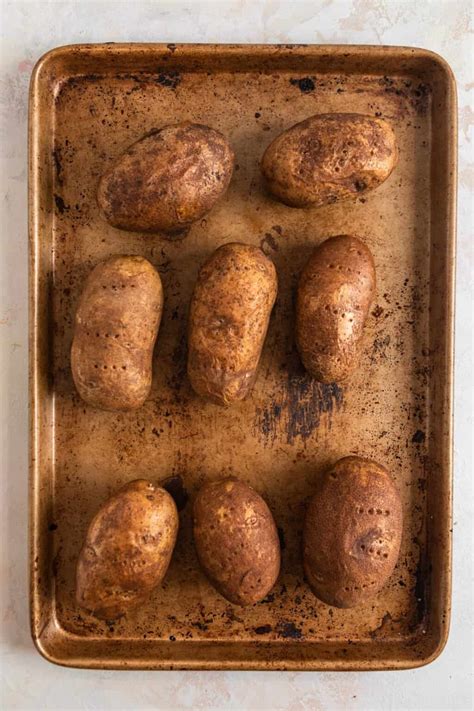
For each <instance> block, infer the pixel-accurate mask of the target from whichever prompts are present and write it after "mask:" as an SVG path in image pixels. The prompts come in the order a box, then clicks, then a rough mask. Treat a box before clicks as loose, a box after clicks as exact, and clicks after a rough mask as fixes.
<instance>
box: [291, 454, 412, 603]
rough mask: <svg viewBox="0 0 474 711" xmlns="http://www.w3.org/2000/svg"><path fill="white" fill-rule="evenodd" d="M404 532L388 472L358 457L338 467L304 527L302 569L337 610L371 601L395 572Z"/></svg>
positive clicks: (320, 491) (318, 495) (314, 500)
mask: <svg viewBox="0 0 474 711" xmlns="http://www.w3.org/2000/svg"><path fill="white" fill-rule="evenodd" d="M402 528H403V519H402V505H401V501H400V497H399V495H398V492H397V489H396V488H395V485H394V483H393V481H392V479H391V477H390V474H389V473H388V471H387V470H386V469H385V468H384V467H382V466H381V465H380V464H377V463H376V462H373V461H370V460H368V459H361V458H360V457H344V459H340V460H339V461H338V462H336V464H335V465H334V466H333V467H332V468H331V469H330V470H329V471H328V472H327V473H326V475H325V476H324V478H323V480H322V481H321V483H320V485H319V487H318V489H317V491H316V493H315V494H314V496H313V498H312V499H311V501H310V503H309V506H308V510H307V512H306V518H305V524H304V532H303V558H304V570H305V575H306V578H307V581H308V583H309V585H310V587H311V589H312V591H313V592H314V594H315V595H316V597H318V598H319V599H320V600H322V601H323V602H325V603H327V604H328V605H332V606H334V607H354V606H355V605H360V604H363V603H365V602H366V601H367V600H369V599H370V597H372V596H373V595H375V593H377V592H378V591H379V590H380V589H381V588H382V587H383V586H384V585H385V583H386V582H387V580H388V579H389V577H390V575H391V574H392V572H393V569H394V567H395V564H396V562H397V559H398V554H399V550H400V541H401V535H402Z"/></svg>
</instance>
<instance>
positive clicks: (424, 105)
mask: <svg viewBox="0 0 474 711" xmlns="http://www.w3.org/2000/svg"><path fill="white" fill-rule="evenodd" d="M379 84H380V86H381V87H382V91H383V92H384V93H385V94H392V95H393V97H394V98H395V97H400V100H401V102H403V104H404V105H405V107H406V108H409V109H412V111H414V112H415V113H416V114H418V116H424V115H425V114H426V113H427V111H428V109H429V105H430V99H431V94H432V88H431V86H430V85H429V84H425V83H424V82H418V83H416V84H414V83H413V82H412V81H411V80H409V79H408V80H407V79H398V78H396V79H392V78H391V77H387V76H384V77H382V78H380V79H379ZM400 108H402V104H401V105H400Z"/></svg>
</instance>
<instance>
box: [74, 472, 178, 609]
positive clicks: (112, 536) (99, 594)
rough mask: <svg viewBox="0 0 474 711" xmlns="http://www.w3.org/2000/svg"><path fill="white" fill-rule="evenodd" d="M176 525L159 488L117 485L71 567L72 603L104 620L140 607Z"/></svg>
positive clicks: (163, 564) (161, 569)
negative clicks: (73, 570)
mask: <svg viewBox="0 0 474 711" xmlns="http://www.w3.org/2000/svg"><path fill="white" fill-rule="evenodd" d="M178 523H179V522H178V512H177V510H176V506H175V503H174V501H173V499H172V498H171V496H170V495H169V494H168V492H167V491H165V490H164V489H162V488H160V487H154V486H153V484H151V483H150V482H149V481H145V480H144V479H137V480H136V481H132V482H130V483H129V484H126V485H125V486H124V487H122V488H121V489H120V490H119V491H118V492H117V493H116V494H115V495H114V496H112V497H111V498H110V499H109V500H108V501H107V502H106V503H105V504H104V505H103V506H102V507H101V508H100V509H99V511H98V512H97V514H96V515H95V516H94V518H93V519H92V521H91V524H90V526H89V529H88V531H87V535H86V540H85V542H84V546H83V548H82V550H81V553H80V555H79V560H78V563H77V573H76V599H77V603H78V604H79V605H80V606H81V607H83V608H85V609H86V610H89V611H90V612H91V613H92V614H93V615H95V616H96V617H98V618H101V619H106V620H113V619H116V618H118V617H121V616H122V615H125V614H126V613H127V612H128V611H129V610H132V609H134V608H136V607H138V606H139V605H142V604H143V603H144V602H145V601H146V600H147V599H148V597H149V595H150V593H151V592H152V590H153V589H154V588H156V587H157V586H158V585H160V583H161V582H162V580H163V578H164V576H165V574H166V571H167V569H168V565H169V562H170V560H171V555H172V553H173V549H174V546H175V543H176V536H177V533H178Z"/></svg>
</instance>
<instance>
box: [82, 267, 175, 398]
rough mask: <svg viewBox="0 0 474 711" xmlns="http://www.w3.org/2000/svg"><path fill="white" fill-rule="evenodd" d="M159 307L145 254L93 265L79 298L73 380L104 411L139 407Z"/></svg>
mask: <svg viewBox="0 0 474 711" xmlns="http://www.w3.org/2000/svg"><path fill="white" fill-rule="evenodd" d="M162 311H163V287H162V285H161V279H160V276H159V274H158V272H157V271H156V270H155V269H154V267H153V266H152V265H151V264H150V262H148V261H147V260H146V259H143V257H136V256H115V257H110V259H106V260H105V261H103V262H101V263H100V264H98V265H97V266H96V267H95V269H94V270H93V271H92V273H91V274H90V275H89V278H88V279H87V282H86V285H85V288H84V291H83V292H82V295H81V298H80V301H79V306H78V308H77V312H76V319H75V329H74V339H73V343H72V348H71V368H72V375H73V379H74V383H75V385H76V388H77V391H78V393H79V395H80V396H81V398H82V399H83V400H84V401H85V402H87V403H88V404H89V405H92V406H93V407H99V408H102V409H104V410H133V409H135V408H137V407H140V406H141V405H143V403H144V402H145V400H146V398H147V396H148V393H149V392H150V387H151V380H152V356H153V347H154V345H155V341H156V337H157V335H158V330H159V327H160V321H161V314H162Z"/></svg>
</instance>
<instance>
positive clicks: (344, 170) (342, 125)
mask: <svg viewBox="0 0 474 711" xmlns="http://www.w3.org/2000/svg"><path fill="white" fill-rule="evenodd" d="M397 160H398V152H397V146H396V141H395V134H394V132H393V129H392V127H391V126H390V124H388V123H387V122H386V121H384V120H383V119H379V118H373V117H372V116H364V115H362V114H320V115H317V116H311V117H310V118H308V119H306V120H305V121H302V122H301V123H298V124H296V125H295V126H292V127H291V128H289V129H288V130H286V131H284V132H283V133H282V134H280V135H279V136H277V138H275V140H274V141H273V143H271V144H270V145H269V146H268V148H267V150H266V151H265V153H264V155H263V158H262V162H261V168H262V172H263V174H264V176H265V178H266V181H267V185H268V188H269V189H270V191H271V192H272V193H273V195H274V196H275V197H277V198H278V199H279V200H281V201H282V202H284V203H285V204H286V205H289V206H291V207H308V206H310V205H313V206H315V207H320V206H322V205H327V204H330V203H333V202H336V201H337V200H347V199H349V198H354V197H357V196H359V195H361V194H362V193H365V192H367V191H368V190H372V189H373V188H376V187H377V186H378V185H380V183H382V182H383V181H384V180H386V179H387V178H388V176H389V175H390V173H391V172H392V170H393V169H394V167H395V165H396V163H397Z"/></svg>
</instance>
